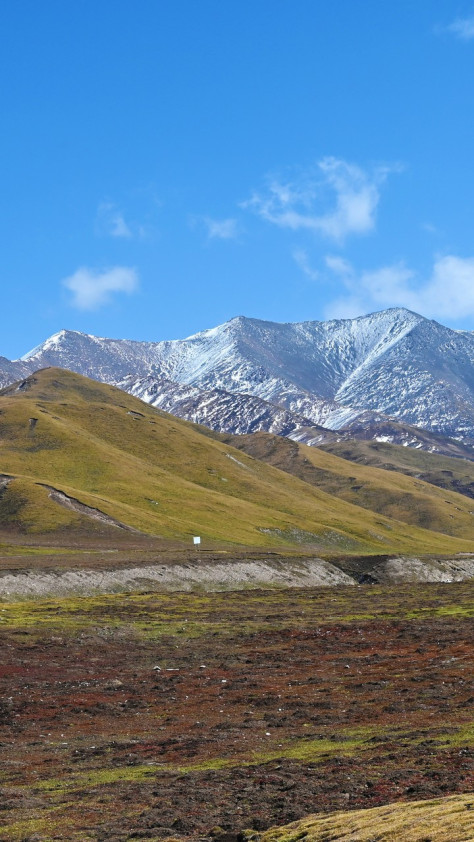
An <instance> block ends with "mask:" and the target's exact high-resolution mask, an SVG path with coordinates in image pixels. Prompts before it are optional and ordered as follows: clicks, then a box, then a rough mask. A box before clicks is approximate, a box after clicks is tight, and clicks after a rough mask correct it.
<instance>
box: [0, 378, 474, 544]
mask: <svg viewBox="0 0 474 842" xmlns="http://www.w3.org/2000/svg"><path fill="white" fill-rule="evenodd" d="M309 450H310V449H308V451H309ZM327 458H328V459H329V458H332V459H335V457H329V456H328V457H327ZM336 461H341V460H336ZM341 464H342V465H344V466H345V465H347V464H348V463H346V462H343V461H341ZM0 474H7V475H10V476H13V477H14V480H13V481H11V482H10V483H9V485H8V486H7V489H6V490H5V491H4V492H3V494H2V497H1V500H0V521H2V519H3V524H1V525H3V527H15V528H17V529H19V530H23V531H30V532H45V531H51V530H57V529H64V528H70V527H74V528H78V527H81V526H82V527H84V525H85V524H87V528H88V529H89V528H93V529H96V528H99V527H98V526H97V524H94V523H93V522H92V521H90V520H89V519H88V518H86V517H85V516H84V515H81V514H78V513H76V512H73V511H70V510H68V509H64V508H62V507H61V506H59V505H58V504H57V503H55V502H53V501H52V500H51V499H50V498H49V491H48V489H47V488H45V486H52V487H54V488H57V489H60V490H61V491H63V492H65V493H66V494H67V495H69V496H70V497H73V498H76V499H78V500H80V502H81V503H84V504H86V505H87V506H90V507H92V508H96V509H98V510H99V511H101V512H105V513H106V514H107V515H109V516H111V517H113V518H115V519H117V520H118V521H120V522H122V523H124V524H127V525H129V526H131V527H133V528H135V529H139V530H141V531H143V532H145V533H149V534H154V535H161V536H164V537H169V538H186V539H188V538H189V536H191V535H201V536H202V537H203V538H204V539H206V540H211V541H218V542H225V543H230V544H232V543H233V544H241V545H242V544H245V545H254V546H265V545H267V546H269V545H278V544H280V545H281V544H283V545H285V544H286V545H288V544H295V543H299V544H301V543H303V544H304V543H306V544H309V545H312V546H313V547H314V548H315V549H317V550H318V551H321V552H323V551H326V552H336V553H337V552H339V553H347V552H358V553H365V552H394V551H396V552H417V553H421V552H444V553H452V552H457V551H469V550H470V549H472V542H471V541H468V540H467V536H466V535H464V536H463V539H462V540H461V539H459V538H454V537H448V536H446V535H442V534H440V533H438V532H436V533H435V532H428V531H427V530H424V529H420V528H418V527H417V526H415V525H413V526H407V525H406V524H402V523H400V521H397V520H394V519H392V518H387V517H385V516H379V515H377V514H374V513H373V512H371V511H366V510H364V509H361V508H360V507H358V506H354V505H352V504H351V503H350V502H345V501H343V500H340V499H338V498H336V497H334V496H331V495H330V494H327V493H326V492H325V491H322V490H320V489H319V488H316V487H314V486H313V485H310V484H308V483H307V482H304V481H303V480H301V479H299V478H296V477H294V476H291V475H289V474H288V473H284V472H283V471H280V470H278V469H277V468H275V467H273V466H271V465H267V464H264V463H263V462H261V461H259V460H257V459H254V458H252V457H250V456H247V455H245V454H242V453H241V452H239V451H237V450H235V449H234V448H232V447H230V446H229V445H228V444H226V443H224V442H220V441H216V440H214V439H212V438H210V437H209V436H208V435H203V433H202V428H199V427H196V426H195V425H193V424H189V423H187V422H184V421H180V420H178V419H176V418H174V417H173V416H170V415H167V414H165V413H162V412H160V411H158V410H155V409H153V408H152V407H149V406H147V405H146V404H143V403H142V402H141V401H139V400H138V399H136V398H133V397H131V396H130V395H127V394H126V393H124V392H122V391H120V390H118V389H115V388H114V387H111V386H106V385H104V384H101V383H96V382H95V381H91V380H88V379H87V378H85V377H82V376H81V375H78V374H73V373H71V372H67V371H64V370H61V369H53V368H52V369H45V370H43V371H41V372H38V373H37V374H36V375H33V376H32V377H30V378H28V380H27V381H26V382H25V385H24V386H21V387H20V388H19V387H18V386H17V387H9V388H8V389H5V390H3V392H2V393H1V394H0ZM460 531H462V529H461V526H460Z"/></svg>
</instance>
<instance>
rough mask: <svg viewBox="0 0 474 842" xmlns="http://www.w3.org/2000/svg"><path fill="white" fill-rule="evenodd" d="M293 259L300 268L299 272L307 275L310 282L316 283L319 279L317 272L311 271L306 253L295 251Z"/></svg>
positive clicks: (302, 250) (299, 250) (301, 250)
mask: <svg viewBox="0 0 474 842" xmlns="http://www.w3.org/2000/svg"><path fill="white" fill-rule="evenodd" d="M293 259H294V260H295V262H296V263H297V264H298V266H299V267H300V269H301V271H302V272H304V274H305V275H307V277H308V278H310V279H311V280H312V281H317V280H318V278H319V272H317V271H316V269H313V267H312V266H311V264H310V262H309V257H308V254H307V252H306V251H305V250H304V249H295V250H294V251H293Z"/></svg>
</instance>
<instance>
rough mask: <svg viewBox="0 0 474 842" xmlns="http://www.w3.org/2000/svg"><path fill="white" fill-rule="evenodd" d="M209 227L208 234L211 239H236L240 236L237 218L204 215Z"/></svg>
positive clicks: (205, 222) (204, 220) (206, 224)
mask: <svg viewBox="0 0 474 842" xmlns="http://www.w3.org/2000/svg"><path fill="white" fill-rule="evenodd" d="M203 222H204V224H205V226H206V228H207V236H208V238H209V239H210V240H235V239H237V237H238V233H239V231H238V226H237V220H236V219H211V217H209V216H205V217H203Z"/></svg>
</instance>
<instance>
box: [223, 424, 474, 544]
mask: <svg viewBox="0 0 474 842" xmlns="http://www.w3.org/2000/svg"><path fill="white" fill-rule="evenodd" d="M223 439H224V440H225V441H227V442H228V443H229V444H232V445H233V446H234V447H237V448H239V449H242V450H243V451H244V452H246V453H248V454H249V455H252V456H254V457H255V458H257V459H261V460H263V461H264V462H266V463H268V464H270V465H273V466H274V467H276V468H279V469H280V470H283V471H287V472H288V473H291V474H292V475H293V476H297V477H299V478H300V479H302V480H304V481H305V482H307V483H310V484H311V485H314V486H316V487H318V488H319V489H321V490H323V491H326V492H327V493H328V494H332V495H335V496H336V497H338V498H339V499H340V500H345V501H346V502H348V503H353V504H355V505H357V506H362V507H363V508H365V509H369V510H370V511H372V512H377V513H379V514H382V515H385V516H386V517H391V518H396V519H397V520H401V521H403V522H404V523H407V524H410V525H413V526H421V527H423V528H424V529H433V530H435V531H437V532H444V533H446V535H456V536H458V537H463V538H466V539H469V538H474V515H473V514H472V512H473V510H474V503H473V501H472V500H471V499H469V498H467V497H466V496H464V495H461V494H457V493H456V492H452V491H450V490H448V489H441V488H438V487H436V486H433V485H431V484H430V483H429V482H424V481H422V480H420V479H418V478H416V477H412V476H406V475H405V474H404V473H398V472H396V471H394V470H392V471H390V470H386V469H382V468H379V467H372V466H367V465H364V464H354V463H352V462H350V461H348V460H347V459H343V458H342V459H341V458H340V457H338V456H335V455H333V454H332V453H328V452H326V451H325V450H321V449H320V448H317V447H307V446H306V445H301V444H297V443H296V442H294V441H291V440H290V439H286V438H282V437H280V436H273V435H270V434H268V433H254V434H253V435H246V436H224V437H223ZM354 444H355V445H357V444H358V443H357V442H355V443H354ZM363 444H365V442H364V443H363ZM346 447H347V444H346ZM399 449H400V450H401V449H402V448H399ZM403 450H406V448H403ZM417 455H418V453H417ZM430 455H431V454H424V458H425V463H427V464H429V457H430ZM456 461H458V462H462V465H461V468H460V470H461V471H462V472H464V473H466V471H472V475H473V479H474V464H472V465H471V463H470V462H464V460H454V459H448V460H447V462H448V463H451V462H456Z"/></svg>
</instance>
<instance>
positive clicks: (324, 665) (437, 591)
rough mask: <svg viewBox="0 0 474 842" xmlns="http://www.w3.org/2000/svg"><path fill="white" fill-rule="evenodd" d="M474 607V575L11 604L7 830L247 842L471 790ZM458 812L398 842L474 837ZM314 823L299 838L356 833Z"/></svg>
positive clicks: (5, 684)
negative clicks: (447, 580) (455, 579)
mask: <svg viewBox="0 0 474 842" xmlns="http://www.w3.org/2000/svg"><path fill="white" fill-rule="evenodd" d="M473 614H474V606H473V585H472V583H469V582H464V583H457V584H430V585H427V584H424V585H422V584H419V585H417V586H416V587H413V586H412V585H402V586H400V587H397V588H394V587H381V586H375V587H368V586H363V587H339V588H318V589H304V590H286V591H285V590H276V591H273V590H272V591H258V590H257V591H247V592H234V593H226V594H223V593H221V594H219V593H215V594H205V593H193V594H158V593H141V594H128V595H123V594H122V595H117V594H116V595H101V596H97V597H90V598H75V599H72V598H69V599H55V600H43V601H35V602H21V603H15V604H14V603H8V602H5V603H4V604H3V605H2V606H0V633H1V638H2V639H1V650H0V651H1V653H2V661H1V670H0V681H1V682H2V688H1V689H2V694H1V698H2V703H1V706H0V743H1V751H2V768H1V781H0V784H1V797H2V811H1V813H0V816H1V818H0V839H2V840H5V842H7V840H8V842H10V841H11V842H17V841H18V842H20V840H22V842H26V840H30V842H33V841H34V842H39V840H47V842H50V840H55V839H64V840H74V842H105V840H107V842H125V840H132V839H148V840H161V839H166V838H170V837H177V838H179V839H191V840H194V839H199V838H209V837H210V836H213V838H217V839H218V838H222V840H223V842H224V840H227V842H231V840H237V839H239V838H242V839H243V838H244V835H242V834H243V832H244V831H248V833H247V834H246V835H247V836H248V835H250V836H252V834H258V833H261V832H263V831H265V830H266V829H267V828H269V827H271V826H275V825H280V826H281V825H285V824H286V823H288V822H291V821H296V820H298V819H300V818H304V817H305V816H308V815H309V814H314V813H317V814H318V815H319V817H320V818H324V817H325V816H326V814H328V813H330V812H331V811H341V810H342V811H344V814H345V815H346V818H347V823H346V825H345V826H346V827H349V826H350V823H351V822H352V823H354V822H355V821H356V819H357V820H359V817H358V814H357V813H356V812H354V813H353V814H352V811H358V810H360V809H362V808H371V807H380V806H382V805H387V804H389V803H391V802H396V803H397V804H399V805H400V808H401V809H402V808H403V805H404V804H406V805H407V807H406V809H408V808H410V809H411V810H413V809H415V808H414V806H410V805H411V802H416V801H420V800H422V799H423V800H424V799H433V798H435V799H440V798H443V797H445V796H449V795H453V794H462V793H469V792H472V791H473V790H474V768H473V761H474V751H473V736H474V732H473V724H472V708H473V702H474V688H473V685H472V679H473V675H474V664H473V651H472V640H473V636H474V635H473V631H474V629H473ZM447 803H448V806H446V807H445V808H444V807H443V810H445V811H446V812H445V813H444V816H445V818H444V819H443V820H440V825H439V829H438V830H439V833H438V830H436V829H435V830H433V832H431V830H430V832H429V833H428V832H427V833H425V835H424V836H416V835H412V836H410V835H409V834H407V835H406V836H403V837H399V838H403V840H405V842H410V840H421V839H423V840H425V842H426V840H427V839H428V838H429V839H430V840H432V842H436V840H446V839H448V838H449V839H450V842H456V840H467V839H470V838H471V836H469V835H466V833H465V832H464V835H463V834H462V833H461V834H460V835H459V834H458V835H456V833H457V831H456V827H457V825H456V822H455V821H454V819H453V822H454V823H451V824H449V822H450V821H451V819H450V809H451V807H449V804H455V802H447ZM463 803H464V802H463ZM466 803H471V802H470V801H469V802H466ZM458 806H459V805H458ZM403 809H404V808H403ZM453 809H454V807H453ZM456 809H458V808H457V807H456ZM459 809H461V807H459ZM463 809H464V807H463ZM465 809H466V810H467V807H465ZM346 811H347V812H346ZM364 815H365V814H364ZM370 815H371V816H376V815H377V814H370ZM385 815H386V814H385V813H384V814H382V818H381V820H380V822H381V823H379V824H380V827H384V826H385V825H384V822H385V818H383V816H385ZM453 815H455V813H453ZM471 816H472V817H473V818H474V812H472V813H469V817H468V818H469V819H470V817H471ZM465 818H466V817H465V815H464V813H463V821H464V820H465ZM325 820H326V819H325ZM311 821H313V823H314V820H311ZM335 821H336V819H335ZM370 821H372V819H371V818H370V816H369V814H367V827H372V826H373V825H370ZM456 821H457V820H456ZM337 822H338V824H337V825H335V826H337V827H339V828H342V824H341V822H342V819H341V817H340V816H339V817H338V818H337ZM443 822H444V825H443ZM327 826H328V825H322V827H327ZM443 826H444V831H443V832H444V835H442V834H441V832H440V828H442V827H443ZM317 827H318V826H317V824H314V832H313V830H311V828H310V827H309V826H308V827H306V826H303V827H302V828H300V829H299V830H298V831H296V832H294V831H293V830H291V831H288V832H287V831H285V832H284V833H283V831H282V834H283V836H282V838H285V839H291V840H293V839H300V838H305V836H306V835H308V839H310V840H311V839H314V840H318V842H319V840H323V839H325V840H328V839H345V838H346V837H344V836H343V835H342V830H341V831H340V835H339V836H338V835H337V834H336V835H328V832H327V831H326V830H325V831H324V834H326V835H324V834H320V835H319V836H318V835H317ZM380 827H379V830H380ZM446 827H450V833H451V835H450V836H447V835H446ZM473 827H474V825H472V824H471V830H472V828H473ZM379 830H377V832H375V831H374V832H373V835H372V836H370V835H366V836H363V835H360V836H357V835H355V836H352V837H347V838H351V839H366V838H367V839H381V840H382V839H385V838H387V839H392V838H397V837H396V836H395V837H393V836H392V837H390V836H387V837H384V836H382V835H377V833H378V832H379ZM318 832H319V831H318ZM338 832H339V831H338ZM312 833H313V837H312V836H311V834H312ZM239 834H240V836H239ZM285 834H286V835H285Z"/></svg>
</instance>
